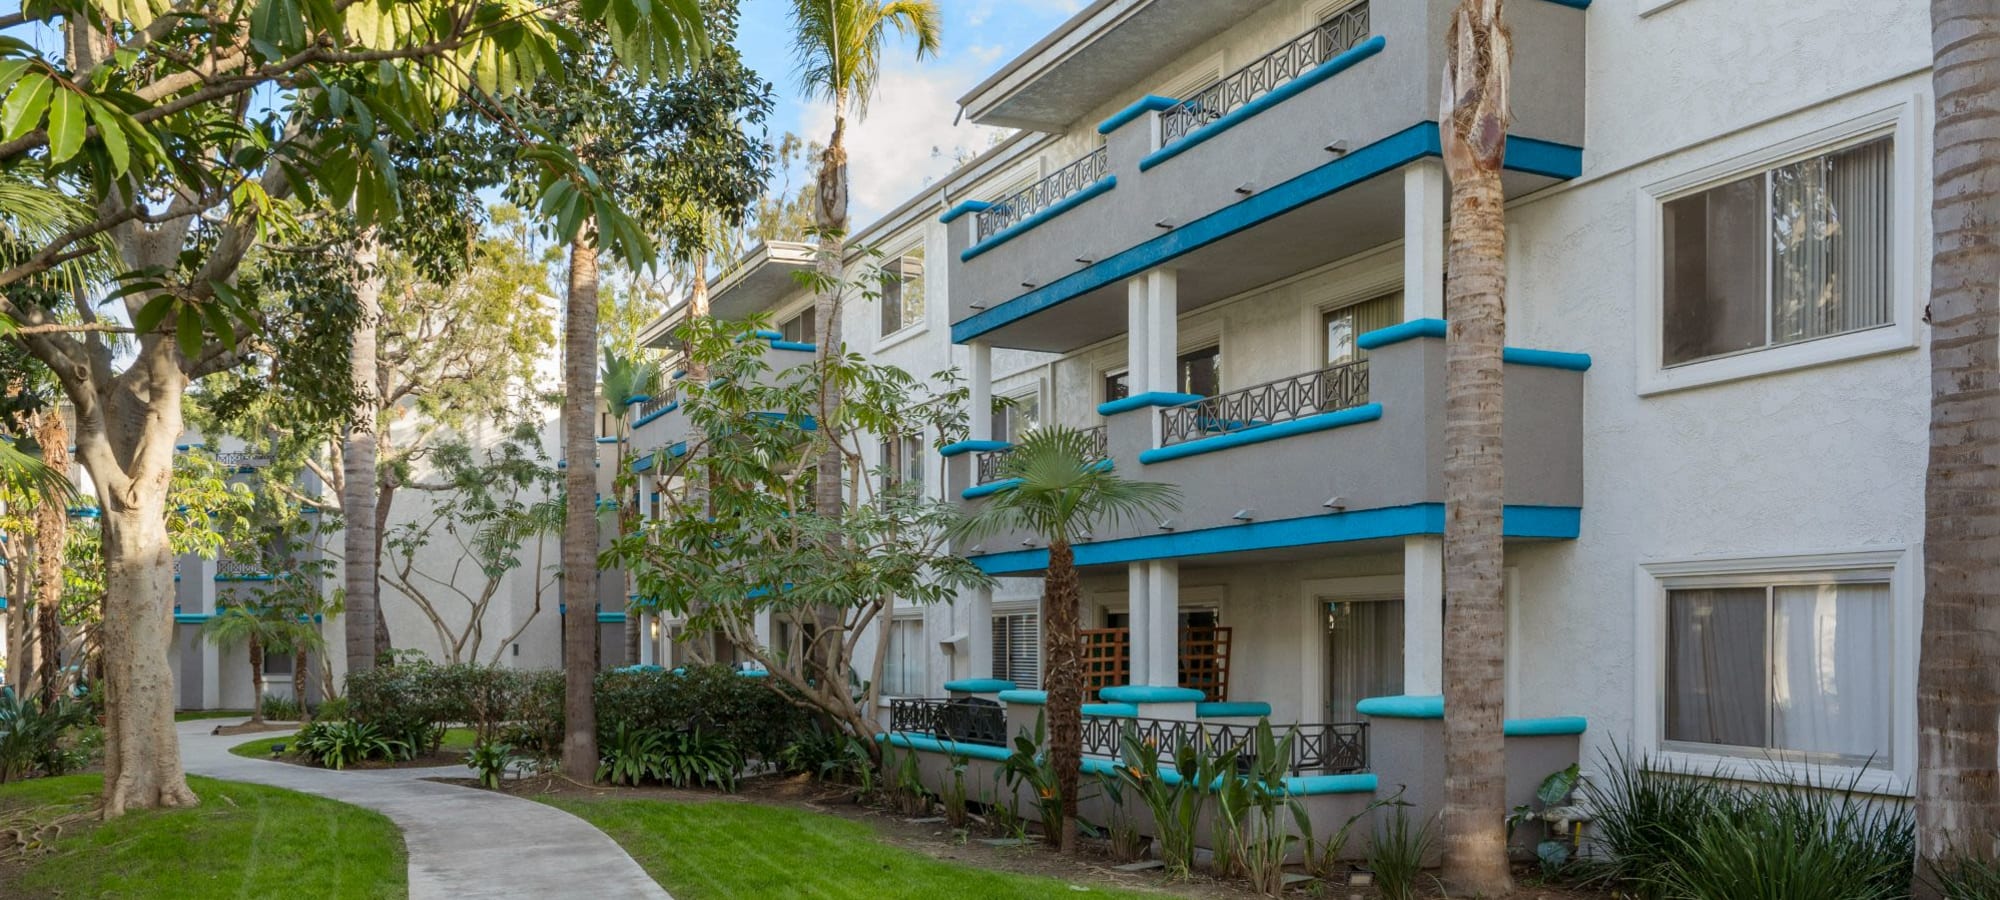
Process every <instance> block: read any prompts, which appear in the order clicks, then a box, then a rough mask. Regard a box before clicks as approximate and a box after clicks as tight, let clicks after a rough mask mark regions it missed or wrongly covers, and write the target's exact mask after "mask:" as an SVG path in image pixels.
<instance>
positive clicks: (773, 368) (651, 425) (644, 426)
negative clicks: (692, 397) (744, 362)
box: [627, 331, 816, 459]
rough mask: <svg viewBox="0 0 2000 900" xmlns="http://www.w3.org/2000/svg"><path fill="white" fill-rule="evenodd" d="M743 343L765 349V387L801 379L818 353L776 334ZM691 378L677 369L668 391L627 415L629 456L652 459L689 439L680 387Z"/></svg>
mask: <svg viewBox="0 0 2000 900" xmlns="http://www.w3.org/2000/svg"><path fill="white" fill-rule="evenodd" d="M740 340H743V341H746V342H747V341H756V342H758V343H761V344H763V345H764V347H765V348H766V349H765V350H764V366H765V368H764V369H763V370H762V372H761V373H760V375H759V376H758V380H759V381H760V382H762V383H765V384H778V383H780V382H781V381H782V380H783V379H786V378H796V377H798V376H797V373H796V370H797V369H798V368H799V367H800V366H804V365H808V364H810V363H811V362H812V361H813V356H814V354H815V351H816V348H815V347H814V345H812V344H806V343H800V342H797V341H788V340H785V338H784V335H782V334H779V333H778V332H775V331H754V332H750V333H747V334H745V335H743V336H742V337H741V338H740ZM689 377H690V376H689V375H688V374H687V372H686V371H685V370H681V369H676V370H675V371H674V372H673V377H672V378H671V379H670V381H669V384H668V386H667V387H666V388H665V389H663V390H661V391H660V392H659V393H658V395H656V396H652V397H648V398H646V400H645V401H644V402H642V403H640V404H638V405H637V407H636V408H635V409H633V410H632V411H630V412H628V413H627V415H628V416H630V417H631V422H632V438H631V443H630V445H629V450H628V453H629V455H631V456H632V457H634V458H635V459H645V458H649V457H650V456H651V455H652V454H654V453H655V452H658V451H661V450H671V449H672V448H673V447H674V446H675V445H677V444H682V443H683V442H685V441H686V440H687V439H688V435H689V433H690V425H689V422H688V418H687V412H686V410H684V409H682V408H681V404H682V401H683V400H685V399H686V391H685V390H683V389H682V388H681V384H682V383H683V382H684V381H685V380H686V379H687V378H689Z"/></svg>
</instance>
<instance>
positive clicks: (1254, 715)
mask: <svg viewBox="0 0 2000 900" xmlns="http://www.w3.org/2000/svg"><path fill="white" fill-rule="evenodd" d="M1270 715H1271V704H1269V703H1261V702H1257V701H1250V700H1246V701H1238V702H1234V703H1197V704H1195V705H1194V717H1195V718H1197V719H1262V718H1269V717H1270Z"/></svg>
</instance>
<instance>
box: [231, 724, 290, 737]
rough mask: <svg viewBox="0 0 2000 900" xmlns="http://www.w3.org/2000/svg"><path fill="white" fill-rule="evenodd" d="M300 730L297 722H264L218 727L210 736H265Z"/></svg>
mask: <svg viewBox="0 0 2000 900" xmlns="http://www.w3.org/2000/svg"><path fill="white" fill-rule="evenodd" d="M298 729H299V723H297V722H264V723H262V724H258V725H252V724H250V723H249V722H245V723H243V724H241V725H217V726H215V728H214V730H212V731H210V732H209V734H219V735H222V736H224V737H228V736H229V735H233V734H264V733H266V732H271V731H297V730H298Z"/></svg>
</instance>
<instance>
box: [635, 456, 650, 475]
mask: <svg viewBox="0 0 2000 900" xmlns="http://www.w3.org/2000/svg"><path fill="white" fill-rule="evenodd" d="M652 468H653V454H651V453H648V454H646V455H645V456H641V457H639V458H638V459H635V460H633V461H632V471H633V472H635V473H636V472H645V471H648V470H650V469H652Z"/></svg>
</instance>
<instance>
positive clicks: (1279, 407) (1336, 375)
mask: <svg viewBox="0 0 2000 900" xmlns="http://www.w3.org/2000/svg"><path fill="white" fill-rule="evenodd" d="M1366 402H1368V361H1367V360H1365V359H1362V360H1356V361H1354V362H1349V363H1341V364H1339V365H1334V366H1328V367H1326V368H1324V369H1321V370H1319V371H1317V372H1307V373H1305V374H1303V375H1293V376H1291V377H1290V378H1280V379H1278V380H1276V381H1267V382H1264V383H1263V384H1258V385H1251V386H1250V387H1247V388H1243V389H1242V390H1236V391H1230V392H1229V393H1227V394H1217V395H1216V396H1213V397H1204V398H1202V399H1200V400H1195V401H1190V402H1188V403H1185V404H1182V405H1180V406H1169V407H1167V408H1165V409H1162V410H1160V444H1161V446H1168V445H1171V444H1182V443H1186V442H1188V441H1192V440H1197V439H1200V438H1205V437H1211V436H1214V435H1218V434H1228V433H1229V432H1232V431H1242V430H1244V429H1246V428H1255V427H1257V426H1259V425H1269V424H1272V423H1273V422H1285V421H1290V420H1292V419H1299V418H1304V417H1306V416H1310V415H1316V414H1318V413H1323V412H1333V411H1334V410H1340V409H1347V408H1349V407H1353V406H1360V405H1361V404H1363V403H1366Z"/></svg>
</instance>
